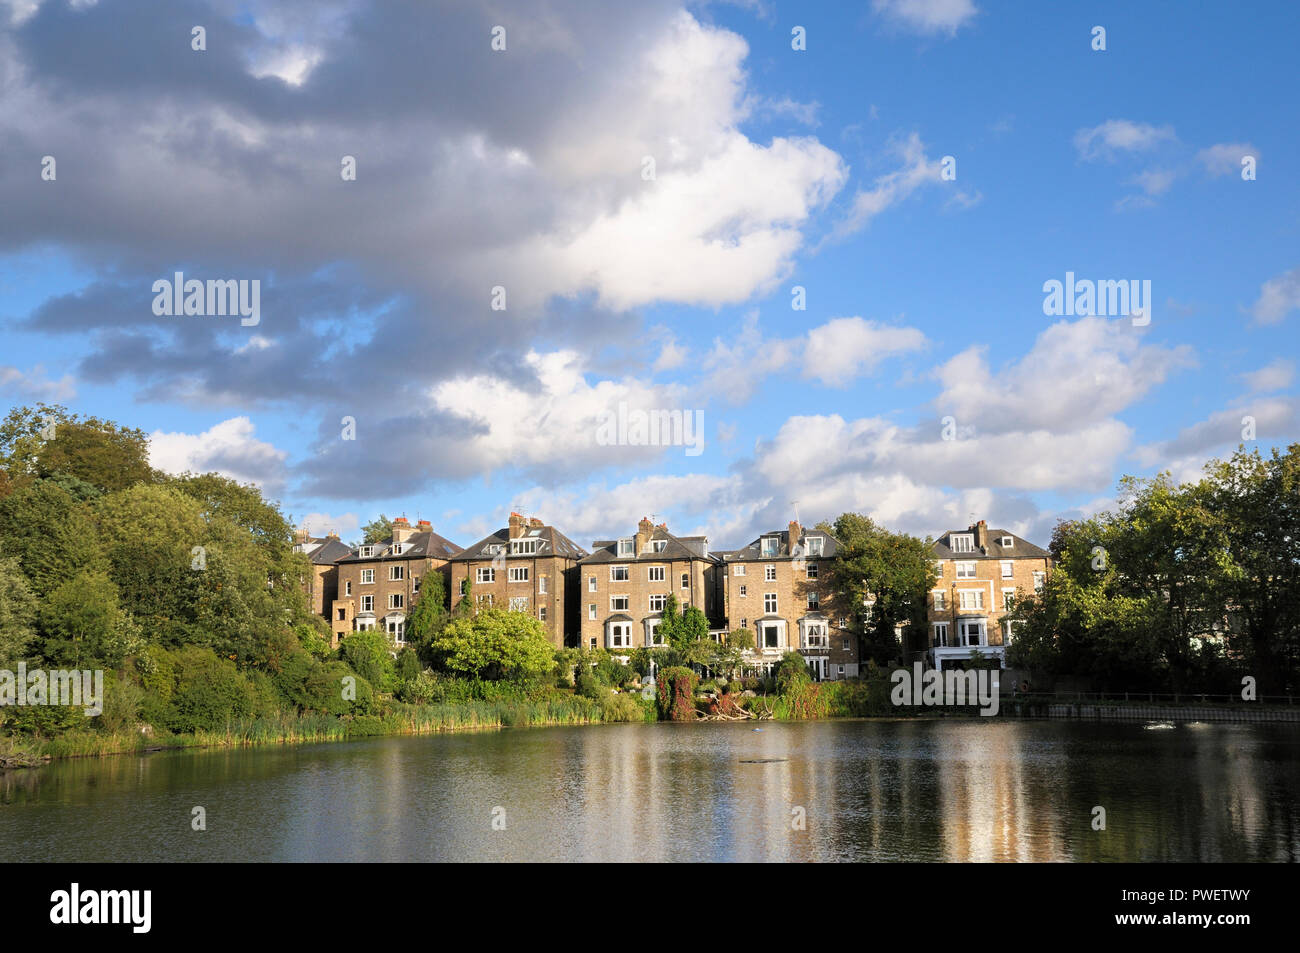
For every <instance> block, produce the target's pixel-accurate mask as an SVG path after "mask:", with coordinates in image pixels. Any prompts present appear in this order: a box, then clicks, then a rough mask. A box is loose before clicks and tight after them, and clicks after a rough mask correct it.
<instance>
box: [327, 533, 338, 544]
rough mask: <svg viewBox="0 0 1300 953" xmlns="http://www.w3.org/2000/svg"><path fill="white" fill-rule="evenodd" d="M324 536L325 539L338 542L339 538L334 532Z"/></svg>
mask: <svg viewBox="0 0 1300 953" xmlns="http://www.w3.org/2000/svg"><path fill="white" fill-rule="evenodd" d="M325 536H326V538H327V539H332V540H335V541H336V542H337V541H338V538H339V534H338V533H336V532H334V530H330V531H329V532H328V533H326V534H325Z"/></svg>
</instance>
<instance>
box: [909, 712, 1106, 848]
mask: <svg viewBox="0 0 1300 953" xmlns="http://www.w3.org/2000/svg"><path fill="white" fill-rule="evenodd" d="M952 728H954V729H957V730H944V731H934V732H932V733H931V735H930V739H931V741H932V742H933V744H934V750H933V755H934V757H935V759H936V760H937V762H938V765H937V767H938V779H939V781H938V791H937V795H938V809H939V818H940V824H941V830H940V844H941V851H942V856H941V859H942V860H944V861H950V862H951V861H975V862H990V861H1029V862H1034V863H1041V862H1046V861H1059V860H1068V859H1071V857H1070V850H1069V845H1068V843H1067V837H1066V829H1067V825H1069V824H1072V823H1074V822H1073V821H1072V820H1066V819H1062V818H1061V816H1060V815H1061V813H1062V811H1063V810H1064V808H1065V804H1063V803H1062V802H1061V800H1059V799H1057V798H1055V797H1053V793H1054V786H1053V785H1044V784H1043V779H1042V778H1035V777H1033V776H1032V775H1033V774H1035V773H1039V774H1041V773H1042V772H1043V771H1044V770H1048V771H1051V770H1054V769H1053V768H1052V767H1051V766H1050V765H1045V764H1044V763H1043V762H1042V761H1041V760H1040V759H1037V758H1027V757H1026V756H1025V750H1024V748H1025V743H1026V739H1025V738H1024V737H1023V736H1024V733H1025V726H1024V725H1022V724H1019V723H1016V722H1003V723H1001V724H998V725H991V724H986V723H980V722H969V723H966V724H963V725H960V726H958V725H953V726H952ZM1057 757H1059V758H1060V760H1061V762H1062V765H1061V766H1062V767H1063V766H1064V762H1065V757H1064V755H1063V754H1058V755H1057ZM1083 823H1084V824H1085V826H1086V824H1087V818H1086V816H1085V817H1084V818H1083Z"/></svg>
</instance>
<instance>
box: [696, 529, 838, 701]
mask: <svg viewBox="0 0 1300 953" xmlns="http://www.w3.org/2000/svg"><path fill="white" fill-rule="evenodd" d="M838 546H839V544H838V542H836V540H835V537H833V536H831V535H830V534H829V533H823V532H821V531H819V530H812V529H805V528H804V527H802V526H800V525H799V523H798V522H797V521H793V520H792V521H791V522H790V525H789V527H788V528H787V529H784V530H773V531H772V532H770V533H764V534H763V535H762V536H760V537H759V538H758V539H756V540H754V541H753V542H752V543H750V544H749V545H748V546H746V547H744V548H743V549H737V550H733V551H731V552H724V553H719V554H718V555H719V556H720V557H721V565H720V566H719V568H718V571H719V572H720V573H721V574H722V584H723V587H724V591H725V599H726V603H725V612H726V617H727V628H728V630H729V631H731V632H734V631H736V630H737V629H748V630H749V631H750V632H752V633H753V634H754V640H755V643H756V644H755V646H754V649H753V650H752V651H750V652H747V653H746V658H745V661H746V667H747V668H750V669H754V670H758V671H761V672H763V673H765V674H770V673H771V671H772V670H773V668H774V667H775V666H776V665H777V664H779V663H780V661H781V656H782V655H784V654H785V653H786V652H789V651H797V652H799V653H800V654H801V655H802V656H803V657H804V659H805V660H806V661H807V662H808V668H809V670H810V671H811V672H812V674H813V677H814V678H816V679H818V680H828V679H829V680H833V679H841V678H856V677H857V675H858V666H859V647H858V639H857V636H856V635H855V634H854V633H852V632H850V631H849V622H850V619H849V614H848V611H847V609H848V607H847V606H845V605H843V602H844V599H843V597H841V596H838V595H837V594H835V593H833V592H832V591H831V590H830V585H829V582H828V573H827V569H828V566H829V564H830V563H831V561H833V560H834V559H835V555H836V550H837V548H838Z"/></svg>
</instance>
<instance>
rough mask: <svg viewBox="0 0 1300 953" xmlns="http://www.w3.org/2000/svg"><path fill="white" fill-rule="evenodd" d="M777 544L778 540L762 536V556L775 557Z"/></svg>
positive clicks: (773, 537)
mask: <svg viewBox="0 0 1300 953" xmlns="http://www.w3.org/2000/svg"><path fill="white" fill-rule="evenodd" d="M778 542H779V540H778V539H777V538H776V537H775V536H764V537H763V555H764V556H775V555H776V547H777V543H778Z"/></svg>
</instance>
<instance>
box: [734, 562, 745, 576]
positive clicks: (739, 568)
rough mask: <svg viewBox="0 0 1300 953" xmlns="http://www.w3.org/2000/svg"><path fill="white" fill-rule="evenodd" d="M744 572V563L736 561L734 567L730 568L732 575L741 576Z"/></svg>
mask: <svg viewBox="0 0 1300 953" xmlns="http://www.w3.org/2000/svg"><path fill="white" fill-rule="evenodd" d="M744 574H745V564H744V563H736V566H735V568H734V569H733V570H732V575H734V576H743V575H744Z"/></svg>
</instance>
